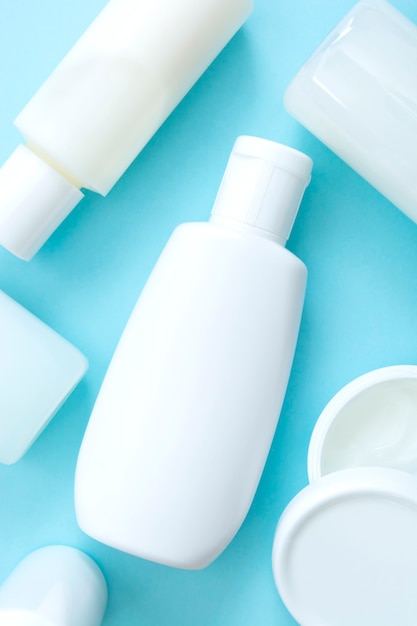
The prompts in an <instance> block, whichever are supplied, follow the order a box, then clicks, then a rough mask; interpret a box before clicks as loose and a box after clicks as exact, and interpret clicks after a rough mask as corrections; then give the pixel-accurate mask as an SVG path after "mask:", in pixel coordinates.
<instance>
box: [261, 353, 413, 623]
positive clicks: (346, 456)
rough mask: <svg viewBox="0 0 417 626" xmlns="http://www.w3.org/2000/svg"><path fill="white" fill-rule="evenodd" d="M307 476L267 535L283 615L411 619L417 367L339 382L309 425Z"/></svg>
mask: <svg viewBox="0 0 417 626" xmlns="http://www.w3.org/2000/svg"><path fill="white" fill-rule="evenodd" d="M308 474H309V480H310V485H309V486H307V487H306V488H305V489H303V491H301V492H300V493H299V494H298V495H297V496H296V497H295V498H294V499H293V500H292V501H291V502H290V504H289V505H288V506H287V508H286V509H285V511H284V513H283V514H282V516H281V519H280V521H279V523H278V526H277V530H276V534H275V539H274V548H273V569H274V576H275V582H276V584H277V588H278V591H279V593H280V595H281V598H282V600H283V602H284V604H285V605H286V606H287V608H288V610H289V611H290V613H291V614H292V615H293V617H294V618H295V619H296V620H297V622H298V623H299V624H300V625H301V626H335V625H336V624H337V626H352V625H353V624H355V626H393V625H394V624H401V626H415V624H416V622H417V594H416V588H417V367H416V366H409V365H407V366H394V367H387V368H383V369H379V370H375V371H373V372H370V373H368V374H365V375H364V376H361V377H360V378H357V379H356V380H354V381H353V382H351V383H350V384H348V385H347V386H346V387H344V388H343V389H342V390H341V391H340V392H339V393H338V394H337V395H336V396H335V397H334V398H333V399H332V400H331V401H330V402H329V404H328V405H327V406H326V408H325V409H324V411H323V412H322V414H321V415H320V417H319V420H318V422H317V424H316V426H315V429H314V432H313V435H312V437H311V441H310V447H309V452H308Z"/></svg>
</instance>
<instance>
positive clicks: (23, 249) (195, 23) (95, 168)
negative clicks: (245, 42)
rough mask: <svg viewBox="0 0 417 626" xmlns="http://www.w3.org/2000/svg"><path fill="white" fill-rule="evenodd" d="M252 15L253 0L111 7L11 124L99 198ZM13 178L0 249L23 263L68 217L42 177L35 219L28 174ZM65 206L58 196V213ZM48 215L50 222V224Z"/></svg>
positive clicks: (172, 0) (5, 197)
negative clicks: (48, 217) (53, 203)
mask: <svg viewBox="0 0 417 626" xmlns="http://www.w3.org/2000/svg"><path fill="white" fill-rule="evenodd" d="M252 8H253V0H228V1H227V2H224V0H198V2H195V1H194V0H153V1H152V2H149V1H148V0H110V2H109V3H108V4H107V5H106V6H105V8H104V9H103V11H102V12H101V13H100V15H99V16H98V17H97V18H96V20H95V21H94V22H93V23H92V24H91V26H90V27H89V28H88V29H87V31H86V32H85V33H84V35H83V36H82V37H81V38H80V39H79V41H78V42H77V43H76V44H75V46H74V47H73V48H72V49H71V50H70V52H69V53H68V54H67V56H66V57H65V58H64V59H63V61H62V62H61V63H60V64H59V66H58V67H57V68H56V70H55V71H54V72H53V73H52V74H51V76H50V77H49V78H48V79H47V81H46V82H45V83H44V84H43V86H42V87H41V88H40V89H39V91H38V92H37V93H36V94H35V96H34V97H33V98H32V100H31V101H30V102H29V103H28V105H27V106H26V107H25V108H24V109H23V110H22V112H21V113H20V114H19V115H18V116H17V118H16V120H15V124H16V126H17V128H18V129H19V130H20V131H21V133H22V135H23V137H24V138H25V139H26V141H27V142H28V146H29V148H30V149H31V151H33V152H34V153H36V154H37V155H38V156H39V157H40V158H42V159H43V160H44V161H45V162H46V163H47V164H48V165H49V166H51V167H52V168H55V169H56V171H57V172H58V173H59V174H60V175H62V176H64V177H65V178H66V179H67V180H68V182H69V183H70V184H71V185H73V186H74V187H75V188H78V189H80V188H82V187H83V188H86V189H90V190H93V191H96V192H98V193H100V194H103V195H105V194H107V193H108V192H109V191H110V189H111V188H112V187H113V185H114V184H115V183H116V182H117V180H118V179H119V178H120V176H121V175H122V174H123V172H124V171H125V170H126V168H127V167H128V166H129V165H130V163H131V162H132V161H133V159H134V158H135V157H136V156H137V155H138V154H139V152H140V151H141V150H142V148H143V147H144V146H145V144H146V143H147V142H148V141H149V139H150V138H151V137H152V135H153V134H154V133H155V132H156V131H157V130H158V128H159V127H160V126H161V124H162V123H163V122H164V120H165V119H166V118H167V117H168V115H169V114H170V113H171V112H172V110H173V109H174V108H175V107H176V106H177V104H178V103H179V102H180V100H181V99H182V98H183V97H184V96H185V94H186V93H187V92H188V91H189V89H190V88H191V87H192V86H193V84H194V83H195V82H196V81H197V79H198V78H199V77H200V76H201V74H202V73H203V72H204V71H205V70H206V69H207V67H208V66H209V65H210V63H211V62H212V61H213V60H214V58H215V57H216V56H217V55H218V54H219V52H220V51H221V50H222V49H223V48H224V46H225V45H226V44H227V43H228V41H229V40H230V39H231V38H232V36H233V35H234V34H235V33H236V32H237V30H238V29H239V28H240V27H241V26H242V24H243V23H244V21H245V20H246V18H247V17H248V16H249V14H250V12H251V10H252ZM7 167H8V168H9V169H10V168H11V167H12V165H11V164H9V165H8V166H7ZM13 168H14V170H15V171H14V174H13V180H15V181H16V188H15V193H16V197H15V198H11V197H10V189H9V190H8V193H7V194H4V192H3V191H2V188H1V186H0V244H1V245H3V246H5V247H7V248H8V249H9V250H10V251H11V252H13V253H14V254H17V255H18V256H22V257H24V258H26V259H27V258H28V257H29V253H28V252H27V249H29V250H30V251H31V253H33V252H34V251H35V249H36V248H38V249H39V247H41V245H42V244H43V243H44V242H45V241H46V239H47V238H48V237H49V235H50V234H51V226H52V225H53V226H54V227H56V226H57V225H58V222H59V219H58V218H60V219H63V218H64V217H65V214H66V213H68V212H69V210H70V208H69V207H68V206H67V209H68V210H67V211H66V212H65V211H61V210H60V209H59V208H54V207H53V206H51V203H50V199H51V194H52V191H51V187H52V186H53V184H54V183H53V182H52V177H51V176H50V175H48V176H46V177H45V171H39V180H38V182H37V185H38V186H44V188H45V189H44V191H43V192H42V193H41V195H40V196H39V198H38V200H37V201H35V202H34V205H33V209H32V211H33V214H31V210H30V205H29V204H28V203H27V201H26V198H27V196H28V195H29V194H30V193H32V189H33V186H34V181H33V180H31V179H30V180H29V181H28V182H27V188H26V190H25V200H24V201H23V200H21V198H22V189H21V187H22V185H24V174H25V171H24V170H25V168H23V171H21V170H20V166H19V164H18V163H15V162H14V164H13ZM45 168H46V166H45ZM0 180H1V175H0ZM64 197H65V198H66V190H64V189H62V197H61V198H57V205H58V206H61V205H62V204H65V199H64ZM81 197H82V194H80V195H79V197H78V200H80V199H81ZM42 198H43V200H44V201H45V206H44V207H43V208H41V206H40V202H41V200H42ZM73 199H74V200H75V199H76V194H74V196H73ZM21 202H24V211H23V213H22V211H21V206H20V204H21ZM48 210H51V213H52V216H53V219H51V220H50V222H48V223H46V222H45V218H44V215H45V213H46V212H47V211H48ZM3 212H7V225H6V227H5V230H3V228H4V227H3V226H2V223H3V221H2V219H1V215H2V213H3ZM39 213H40V214H41V215H42V217H38V216H39ZM27 220H29V221H30V223H31V224H33V230H32V228H31V229H30V232H28V233H27V230H28V227H27V224H26V221H27ZM10 229H12V230H13V232H14V233H15V236H14V237H13V238H12V237H10V236H9V230H10ZM26 238H28V239H29V240H30V245H29V243H28V242H26V241H25V239H26Z"/></svg>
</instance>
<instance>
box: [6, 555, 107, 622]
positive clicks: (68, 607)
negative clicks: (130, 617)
mask: <svg viewBox="0 0 417 626" xmlns="http://www.w3.org/2000/svg"><path fill="white" fill-rule="evenodd" d="M106 604H107V585H106V581H105V580H104V577H103V574H102V573H101V571H100V569H99V568H98V567H97V565H96V564H95V563H94V561H93V560H92V559H90V557H88V556H87V555H86V554H84V553H83V552H80V551H79V550H76V549H75V548H70V547H67V546H48V547H46V548H40V549H39V550H36V551H35V552H32V553H31V554H29V555H28V556H27V557H26V558H24V559H23V561H21V562H20V563H19V565H18V566H17V567H16V569H14V570H13V572H12V573H11V574H10V576H9V577H8V578H7V579H6V580H5V582H4V583H3V584H2V585H1V587H0V626H100V624H101V623H102V620H103V616H104V612H105V610H106Z"/></svg>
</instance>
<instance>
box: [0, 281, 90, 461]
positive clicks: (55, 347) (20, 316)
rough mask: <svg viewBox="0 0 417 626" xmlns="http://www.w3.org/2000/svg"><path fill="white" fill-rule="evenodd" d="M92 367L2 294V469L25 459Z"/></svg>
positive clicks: (0, 389) (0, 424)
mask: <svg viewBox="0 0 417 626" xmlns="http://www.w3.org/2000/svg"><path fill="white" fill-rule="evenodd" d="M87 367H88V363H87V359H86V358H85V356H84V355H83V354H81V352H80V351H79V350H78V349H77V348H76V347H75V346H73V345H72V344H71V343H69V342H68V341H67V340H66V339H64V338H63V337H61V336H60V335H59V334H58V333H56V332H55V331H54V330H53V329H52V328H50V327H49V326H47V325H46V324H44V322H42V321H41V320H40V319H38V318H37V317H36V316H35V315H33V314H32V313H30V312H29V311H28V310H26V309H25V308H24V307H22V306H21V305H20V304H18V303H17V302H15V301H14V300H13V299H12V298H10V297H9V296H7V295H6V294H5V293H4V292H3V291H1V290H0V463H5V464H7V465H9V464H11V463H16V462H17V461H19V460H20V459H21V458H22V456H23V455H24V454H25V453H26V451H27V450H28V449H29V448H30V446H31V445H32V444H33V442H34V441H35V440H36V439H37V437H38V436H39V435H40V434H41V432H42V431H43V430H44V428H46V426H47V425H48V423H49V422H50V420H51V419H52V418H53V416H54V415H55V413H56V412H57V411H58V409H59V408H60V407H61V405H62V404H63V403H64V402H65V400H66V399H67V397H68V396H69V395H70V393H71V392H72V391H73V390H74V388H75V387H76V386H77V385H78V383H79V382H80V380H81V379H82V378H83V376H84V374H85V373H86V371H87Z"/></svg>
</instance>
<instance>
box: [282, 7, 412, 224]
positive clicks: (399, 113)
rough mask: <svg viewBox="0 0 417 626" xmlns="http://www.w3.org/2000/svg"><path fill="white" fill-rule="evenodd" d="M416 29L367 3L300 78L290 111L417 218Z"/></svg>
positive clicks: (292, 89)
mask: <svg viewBox="0 0 417 626" xmlns="http://www.w3.org/2000/svg"><path fill="white" fill-rule="evenodd" d="M416 76H417V27H416V26H415V25H414V24H413V23H412V22H410V21H409V20H407V19H406V17H405V16H404V15H402V14H401V13H400V12H399V11H397V10H396V9H395V8H394V7H393V6H392V5H391V4H389V3H388V2H386V1H385V0H363V1H362V2H359V3H358V4H356V5H355V6H354V7H353V9H352V10H351V11H350V12H349V13H348V14H347V15H346V17H345V18H344V19H343V20H342V21H341V22H340V23H339V24H338V25H337V26H336V28H335V29H334V30H333V31H332V32H331V33H330V35H329V36H328V37H327V38H326V39H325V40H324V42H323V43H322V44H321V45H320V47H319V48H318V49H317V50H316V51H315V53H314V54H313V55H312V56H311V57H310V59H308V60H307V62H306V63H305V64H304V66H303V67H302V68H301V69H300V71H299V72H298V73H297V75H296V76H295V78H294V79H293V81H292V82H291V84H290V85H289V87H288V89H287V91H286V94H285V105H286V108H287V109H288V111H289V112H290V113H291V114H292V115H293V116H294V117H295V118H296V119H297V120H298V121H300V122H301V123H302V124H303V125H304V126H305V127H306V128H308V129H309V130H310V131H311V132H312V133H313V134H314V135H316V137H318V138H319V139H320V140H321V141H322V142H323V143H325V144H326V145H327V146H328V147H329V148H330V149H331V150H333V151H334V152H335V153H336V154H337V155H338V156H339V157H341V158H342V159H343V160H344V161H346V163H347V164H348V165H350V166H351V167H352V168H353V169H354V170H356V172H358V173H359V174H360V175H361V176H363V177H364V178H365V179H366V180H367V181H368V182H369V183H371V185H373V186H374V187H376V189H378V190H379V191H380V192H381V193H382V194H383V195H385V196H386V197H387V198H388V199H389V200H390V201H391V202H393V203H394V204H395V205H396V206H397V207H398V208H399V209H401V210H402V211H404V212H405V213H406V214H407V215H408V216H409V217H411V219H413V220H414V221H417V185H416V172H417V150H416V145H417V80H416Z"/></svg>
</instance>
